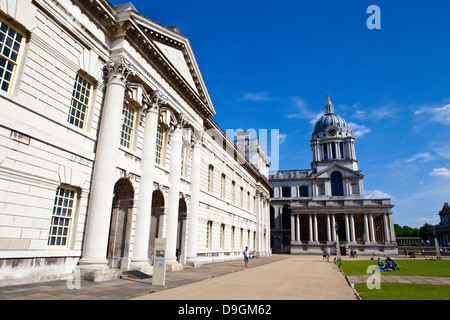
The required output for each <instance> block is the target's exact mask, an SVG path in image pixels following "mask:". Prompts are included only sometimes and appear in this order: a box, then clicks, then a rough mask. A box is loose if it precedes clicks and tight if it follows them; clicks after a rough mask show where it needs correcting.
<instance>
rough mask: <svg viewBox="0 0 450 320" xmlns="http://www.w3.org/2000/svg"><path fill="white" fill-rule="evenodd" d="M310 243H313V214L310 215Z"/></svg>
mask: <svg viewBox="0 0 450 320" xmlns="http://www.w3.org/2000/svg"><path fill="white" fill-rule="evenodd" d="M309 242H310V243H311V242H313V225H312V213H311V214H310V215H309Z"/></svg>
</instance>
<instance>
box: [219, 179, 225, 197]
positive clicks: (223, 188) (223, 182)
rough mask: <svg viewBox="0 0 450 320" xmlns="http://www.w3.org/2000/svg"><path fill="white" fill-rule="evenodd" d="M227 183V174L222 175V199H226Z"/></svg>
mask: <svg viewBox="0 0 450 320" xmlns="http://www.w3.org/2000/svg"><path fill="white" fill-rule="evenodd" d="M225 181H226V176H225V174H223V173H222V181H221V184H220V196H221V197H222V199H225Z"/></svg>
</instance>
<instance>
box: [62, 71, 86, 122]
mask: <svg viewBox="0 0 450 320" xmlns="http://www.w3.org/2000/svg"><path fill="white" fill-rule="evenodd" d="M91 88H92V84H91V83H90V82H89V81H87V80H86V79H84V78H82V77H81V76H80V75H78V74H77V76H76V77H75V84H74V85H73V92H72V101H71V103H70V108H69V116H68V117H67V122H69V123H71V124H73V125H75V126H76V127H78V128H81V129H84V128H85V125H86V120H87V114H88V109H89V100H90V97H91V91H92V89H91Z"/></svg>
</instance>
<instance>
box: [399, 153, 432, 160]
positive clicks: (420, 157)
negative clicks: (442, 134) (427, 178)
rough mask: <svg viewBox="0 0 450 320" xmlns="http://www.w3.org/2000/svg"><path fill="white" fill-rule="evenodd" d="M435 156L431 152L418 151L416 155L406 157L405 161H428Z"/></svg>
mask: <svg viewBox="0 0 450 320" xmlns="http://www.w3.org/2000/svg"><path fill="white" fill-rule="evenodd" d="M435 158H436V157H435V156H433V155H432V154H431V153H430V152H421V153H416V154H415V155H413V156H412V157H410V158H409V159H406V160H405V161H406V162H414V161H419V162H427V161H432V160H434V159H435Z"/></svg>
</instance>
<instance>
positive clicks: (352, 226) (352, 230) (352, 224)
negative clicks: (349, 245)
mask: <svg viewBox="0 0 450 320" xmlns="http://www.w3.org/2000/svg"><path fill="white" fill-rule="evenodd" d="M350 241H351V242H356V236H355V218H354V216H353V214H350Z"/></svg>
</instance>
